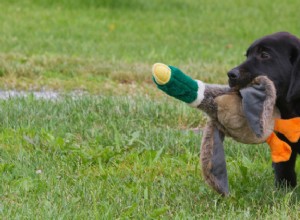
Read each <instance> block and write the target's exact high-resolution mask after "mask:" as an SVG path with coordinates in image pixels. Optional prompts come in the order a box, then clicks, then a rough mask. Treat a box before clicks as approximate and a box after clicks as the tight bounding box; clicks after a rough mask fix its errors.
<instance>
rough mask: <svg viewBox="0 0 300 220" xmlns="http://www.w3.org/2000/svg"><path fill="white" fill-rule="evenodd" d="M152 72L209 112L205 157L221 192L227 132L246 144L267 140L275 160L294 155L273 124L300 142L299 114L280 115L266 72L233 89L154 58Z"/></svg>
mask: <svg viewBox="0 0 300 220" xmlns="http://www.w3.org/2000/svg"><path fill="white" fill-rule="evenodd" d="M152 72H153V81H154V82H155V83H156V85H157V87H158V88H159V89H161V90H162V91H164V92H165V93H166V94H168V95H170V96H173V97H175V98H177V99H179V100H181V101H184V102H186V103H188V104H189V105H190V106H192V107H196V108H198V109H200V110H203V111H204V112H206V113H207V115H208V116H209V119H210V120H209V121H208V123H207V125H206V127H205V129H204V133H203V138H202V143H201V158H200V159H201V164H202V172H203V175H204V178H205V180H206V182H207V183H208V184H209V185H210V186H212V187H213V188H214V189H215V190H216V191H217V192H219V193H220V194H222V195H227V194H228V193H229V188H228V179H227V170H226V161H225V154H224V148H223V140H224V136H225V135H226V136H230V137H232V138H233V139H235V140H237V141H239V142H241V143H245V144H256V143H263V142H267V143H268V144H269V145H270V149H271V155H272V160H273V161H274V162H282V161H287V160H288V159H289V158H290V155H291V148H290V146H289V145H288V144H287V143H285V142H283V141H281V140H280V139H279V138H277V136H276V134H275V133H274V130H275V131H278V132H280V133H282V134H284V135H285V136H286V137H287V138H288V139H289V140H290V141H291V142H296V141H298V139H299V136H300V130H299V129H298V128H299V127H300V118H295V119H289V120H281V119H280V114H279V111H278V110H277V108H276V107H275V100H276V90H275V87H274V85H273V83H272V81H271V80H269V79H268V78H267V77H265V76H260V77H257V78H255V79H254V81H253V82H252V83H251V84H250V85H249V86H248V87H246V88H244V89H241V90H240V91H233V90H231V89H230V88H229V87H228V86H221V85H213V84H205V83H203V82H201V81H199V80H193V79H192V78H190V77H189V76H187V75H185V74H184V73H183V72H182V71H180V70H179V69H178V68H176V67H173V66H167V65H165V64H162V63H157V64H154V66H153V70H152ZM287 127H288V128H287ZM290 128H292V129H290Z"/></svg>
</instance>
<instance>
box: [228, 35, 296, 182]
mask: <svg viewBox="0 0 300 220" xmlns="http://www.w3.org/2000/svg"><path fill="white" fill-rule="evenodd" d="M246 56H247V58H246V61H244V62H243V63H242V64H240V65H239V66H237V67H235V68H233V69H232V70H230V71H229V72H228V77H229V80H228V81H229V85H230V87H233V88H237V89H240V88H242V87H244V86H245V85H247V84H248V83H249V82H251V81H252V80H253V79H254V78H255V77H256V76H259V75H266V76H268V77H269V78H270V79H271V80H272V81H273V82H274V84H275V87H276V90H277V102H276V105H277V107H278V108H279V110H280V112H281V117H282V118H284V119H288V118H293V117H297V116H300V40H299V39H298V38H297V37H295V36H294V35H292V34H290V33H287V32H278V33H274V34H271V35H267V36H265V37H262V38H260V39H258V40H256V41H255V42H254V43H252V44H251V45H250V47H249V48H248V50H247V53H246ZM278 136H279V137H280V138H281V139H282V140H284V141H286V142H288V140H287V139H286V138H285V137H284V136H283V135H281V134H278ZM288 143H289V142H288ZM289 144H290V145H291V147H292V156H291V158H290V159H289V160H288V161H287V162H281V163H273V167H274V170H275V183H276V185H278V186H282V185H283V186H286V185H288V186H292V187H295V186H296V185H297V179H296V173H295V162H296V157H297V153H300V141H298V143H289Z"/></svg>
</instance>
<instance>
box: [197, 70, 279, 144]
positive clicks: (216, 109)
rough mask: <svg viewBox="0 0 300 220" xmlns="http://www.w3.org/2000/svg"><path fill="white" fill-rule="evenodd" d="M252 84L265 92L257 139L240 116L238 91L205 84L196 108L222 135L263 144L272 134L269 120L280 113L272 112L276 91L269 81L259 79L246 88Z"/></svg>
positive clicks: (277, 116)
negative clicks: (261, 86) (259, 86)
mask: <svg viewBox="0 0 300 220" xmlns="http://www.w3.org/2000/svg"><path fill="white" fill-rule="evenodd" d="M254 84H260V85H263V86H264V87H265V90H264V91H265V93H266V99H265V101H264V105H263V111H262V115H261V116H260V117H259V118H260V124H261V125H262V126H261V127H262V129H263V130H262V131H261V133H262V134H263V136H261V137H258V136H257V135H256V134H255V133H254V132H253V130H252V128H251V127H250V126H249V125H248V122H247V120H246V117H245V115H244V114H243V107H242V101H241V100H242V99H241V97H240V94H239V91H234V90H231V89H230V88H229V87H228V86H220V85H211V84H205V90H204V98H203V100H202V102H201V103H200V105H198V106H197V108H198V109H200V110H202V111H204V112H205V113H206V114H207V115H208V116H209V118H210V119H211V120H212V123H213V124H214V125H215V126H216V127H217V128H218V129H219V130H220V131H222V132H223V133H224V134H225V135H226V136H229V137H232V138H233V139H235V140H237V141H239V142H241V143H244V144H257V143H263V142H264V141H265V140H266V138H267V137H268V136H269V135H270V134H271V133H272V131H273V128H274V120H273V119H274V118H279V117H280V114H279V112H278V110H277V109H276V108H275V109H274V105H275V100H276V90H275V87H274V85H273V83H272V82H271V80H269V79H268V78H267V77H265V76H260V77H257V78H256V79H255V81H253V83H252V84H251V85H249V87H251V86H253V85H254Z"/></svg>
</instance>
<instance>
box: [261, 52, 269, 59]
mask: <svg viewBox="0 0 300 220" xmlns="http://www.w3.org/2000/svg"><path fill="white" fill-rule="evenodd" d="M270 57H271V56H270V54H269V53H268V52H266V51H262V52H261V53H260V58H261V59H268V58H270Z"/></svg>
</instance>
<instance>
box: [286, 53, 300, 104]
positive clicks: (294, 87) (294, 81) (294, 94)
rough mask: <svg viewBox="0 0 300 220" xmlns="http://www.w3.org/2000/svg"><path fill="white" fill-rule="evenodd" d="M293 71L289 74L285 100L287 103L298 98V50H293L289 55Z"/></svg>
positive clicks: (299, 57)
mask: <svg viewBox="0 0 300 220" xmlns="http://www.w3.org/2000/svg"><path fill="white" fill-rule="evenodd" d="M291 62H292V64H293V69H292V73H291V79H290V85H289V88H288V92H287V96H286V100H287V101H288V102H291V101H294V100H296V99H299V98H300V50H299V49H297V50H296V49H295V50H294V52H293V53H292V55H291Z"/></svg>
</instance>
